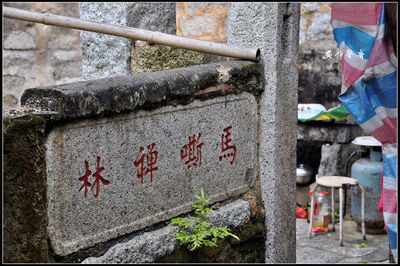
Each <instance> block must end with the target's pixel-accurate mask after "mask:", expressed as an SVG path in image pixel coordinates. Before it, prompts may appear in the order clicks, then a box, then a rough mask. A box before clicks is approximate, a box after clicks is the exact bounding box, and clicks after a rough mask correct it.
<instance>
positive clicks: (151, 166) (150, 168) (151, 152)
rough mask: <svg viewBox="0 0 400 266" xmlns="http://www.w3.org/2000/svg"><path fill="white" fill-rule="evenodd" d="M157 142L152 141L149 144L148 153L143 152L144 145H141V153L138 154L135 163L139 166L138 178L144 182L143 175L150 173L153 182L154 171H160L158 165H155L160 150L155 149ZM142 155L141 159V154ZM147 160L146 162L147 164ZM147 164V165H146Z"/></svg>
mask: <svg viewBox="0 0 400 266" xmlns="http://www.w3.org/2000/svg"><path fill="white" fill-rule="evenodd" d="M155 147H156V144H155V143H152V144H150V145H149V146H147V150H148V153H147V155H146V154H142V152H143V151H144V148H143V147H140V150H139V153H138V154H137V156H136V160H135V162H134V165H135V166H136V167H137V170H138V172H137V178H138V179H140V181H141V183H142V184H143V175H147V174H149V173H150V183H153V172H155V171H158V167H155V165H156V164H157V159H158V152H157V151H155ZM140 155H141V157H140V159H139V156H140ZM145 160H146V164H145ZM145 166H146V167H145Z"/></svg>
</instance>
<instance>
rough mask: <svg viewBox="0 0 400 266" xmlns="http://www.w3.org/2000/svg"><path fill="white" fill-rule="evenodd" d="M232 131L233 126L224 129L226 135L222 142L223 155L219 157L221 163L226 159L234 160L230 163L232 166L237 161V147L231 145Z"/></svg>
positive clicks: (223, 136)
mask: <svg viewBox="0 0 400 266" xmlns="http://www.w3.org/2000/svg"><path fill="white" fill-rule="evenodd" d="M231 129H232V126H229V127H227V128H225V129H224V132H225V133H224V134H222V141H221V153H223V155H221V156H219V161H220V162H222V161H223V160H224V159H227V160H228V159H229V158H232V160H231V161H230V163H231V165H233V164H234V163H235V159H236V147H235V146H234V145H231V144H230V143H231V141H232V139H231V138H230V136H231V133H230V132H229V131H230V130H231Z"/></svg>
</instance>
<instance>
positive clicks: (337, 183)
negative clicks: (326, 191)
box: [317, 176, 358, 187]
mask: <svg viewBox="0 0 400 266" xmlns="http://www.w3.org/2000/svg"><path fill="white" fill-rule="evenodd" d="M317 184H319V185H321V186H324V187H342V185H352V186H355V185H358V181H357V179H355V178H351V177H345V176H321V177H320V178H318V179H317Z"/></svg>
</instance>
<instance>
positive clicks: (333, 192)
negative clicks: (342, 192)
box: [331, 187, 335, 232]
mask: <svg viewBox="0 0 400 266" xmlns="http://www.w3.org/2000/svg"><path fill="white" fill-rule="evenodd" d="M331 205H332V208H331V209H332V213H331V217H332V232H335V188H334V187H332V188H331Z"/></svg>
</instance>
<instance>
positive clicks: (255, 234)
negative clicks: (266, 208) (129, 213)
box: [155, 219, 265, 263]
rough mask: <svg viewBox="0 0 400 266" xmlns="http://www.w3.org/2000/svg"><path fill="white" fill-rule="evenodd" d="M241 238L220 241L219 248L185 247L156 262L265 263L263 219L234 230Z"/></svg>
mask: <svg viewBox="0 0 400 266" xmlns="http://www.w3.org/2000/svg"><path fill="white" fill-rule="evenodd" d="M232 232H233V233H234V234H236V235H238V236H239V237H240V241H237V240H235V239H230V238H227V239H224V240H221V239H218V242H217V244H218V246H217V247H202V248H199V249H197V250H194V251H190V250H188V249H187V248H185V247H181V248H179V249H176V250H175V251H173V252H172V253H171V254H169V255H167V256H164V257H163V258H160V259H159V260H157V261H155V262H156V263H264V262H265V228H264V224H263V221H262V219H257V220H254V221H250V222H249V223H247V224H244V225H241V226H239V227H237V228H234V229H233V230H232Z"/></svg>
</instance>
